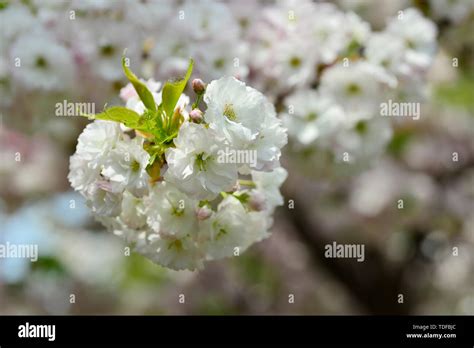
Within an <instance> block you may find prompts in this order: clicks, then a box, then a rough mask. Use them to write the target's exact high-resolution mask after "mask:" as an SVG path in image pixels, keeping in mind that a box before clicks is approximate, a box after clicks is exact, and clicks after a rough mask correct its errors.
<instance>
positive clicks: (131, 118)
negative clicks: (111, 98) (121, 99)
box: [82, 106, 140, 128]
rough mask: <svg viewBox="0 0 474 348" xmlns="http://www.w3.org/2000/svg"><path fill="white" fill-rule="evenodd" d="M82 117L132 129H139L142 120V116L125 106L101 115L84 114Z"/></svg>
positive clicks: (115, 107)
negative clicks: (120, 124) (111, 122)
mask: <svg viewBox="0 0 474 348" xmlns="http://www.w3.org/2000/svg"><path fill="white" fill-rule="evenodd" d="M82 116H85V117H88V118H91V119H97V120H106V121H115V122H121V123H123V124H124V125H125V126H127V127H130V128H138V127H139V122H138V121H139V120H140V115H138V114H137V113H136V112H135V111H133V110H130V109H127V108H126V107H123V106H112V107H110V108H108V109H105V110H104V111H103V112H101V113H100V114H95V115H87V114H83V115H82Z"/></svg>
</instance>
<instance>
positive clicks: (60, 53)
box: [10, 30, 75, 90]
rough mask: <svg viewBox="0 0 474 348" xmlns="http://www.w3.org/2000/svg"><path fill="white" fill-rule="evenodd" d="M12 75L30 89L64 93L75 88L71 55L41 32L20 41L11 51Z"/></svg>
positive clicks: (17, 41) (24, 36)
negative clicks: (62, 91)
mask: <svg viewBox="0 0 474 348" xmlns="http://www.w3.org/2000/svg"><path fill="white" fill-rule="evenodd" d="M10 59H11V61H12V62H14V64H13V65H12V72H13V76H14V78H15V79H16V80H18V82H19V83H21V84H22V85H23V86H24V87H25V88H27V89H37V88H38V89H45V90H61V89H65V88H69V87H71V86H72V83H73V78H74V74H75V71H74V69H75V66H74V62H73V59H72V56H71V52H70V51H69V50H68V49H67V48H66V47H64V46H63V45H61V44H59V43H58V42H57V41H56V40H55V39H54V38H53V37H52V36H51V35H49V34H48V33H46V32H42V31H40V30H35V31H33V32H28V33H25V34H24V35H22V36H21V37H19V38H18V40H16V41H15V43H14V44H13V46H12V48H11V52H10Z"/></svg>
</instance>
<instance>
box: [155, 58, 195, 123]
mask: <svg viewBox="0 0 474 348" xmlns="http://www.w3.org/2000/svg"><path fill="white" fill-rule="evenodd" d="M193 65H194V61H193V60H192V59H190V60H189V66H188V70H187V71H186V75H185V76H184V78H182V79H179V80H177V81H168V82H166V83H165V85H164V87H163V101H162V103H161V105H162V107H163V110H164V111H165V113H166V116H167V117H168V118H169V119H171V117H172V116H173V111H174V108H175V106H176V104H177V103H178V99H179V97H180V96H181V93H183V91H184V88H186V84H187V83H188V80H189V78H190V77H191V74H192V72H193Z"/></svg>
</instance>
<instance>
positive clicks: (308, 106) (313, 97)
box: [283, 89, 346, 146]
mask: <svg viewBox="0 0 474 348" xmlns="http://www.w3.org/2000/svg"><path fill="white" fill-rule="evenodd" d="M285 106H286V108H287V110H289V111H287V112H286V113H285V114H284V115H283V120H284V123H285V126H286V127H287V128H288V133H289V134H290V135H291V136H292V137H294V138H295V139H296V140H298V142H299V143H301V144H302V145H304V146H308V145H310V144H312V143H313V142H314V141H315V140H317V139H319V138H320V137H324V136H327V135H331V134H334V133H335V132H337V131H339V130H341V129H343V128H344V127H346V116H345V113H344V111H343V109H342V108H341V107H340V106H339V105H337V104H335V103H334V102H333V101H332V100H331V99H330V98H329V97H327V96H321V95H320V94H319V93H318V92H317V91H313V90H308V89H303V90H298V91H296V92H295V93H293V94H291V95H289V96H288V97H287V98H286V99H285Z"/></svg>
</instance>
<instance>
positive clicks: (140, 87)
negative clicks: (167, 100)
mask: <svg viewBox="0 0 474 348" xmlns="http://www.w3.org/2000/svg"><path fill="white" fill-rule="evenodd" d="M125 63H126V60H125V56H123V57H122V68H123V71H124V73H125V76H127V79H128V80H129V81H130V82H131V83H132V85H133V87H134V88H135V91H137V94H138V96H139V97H140V99H141V101H142V102H143V104H145V106H146V108H147V109H150V110H153V111H154V110H156V104H155V99H154V98H153V94H151V92H150V91H149V90H148V88H147V87H146V85H145V84H144V83H143V82H141V81H140V80H139V79H138V77H137V76H136V75H135V74H134V73H133V72H132V70H130V69H129V68H128V67H127V65H126V64H125Z"/></svg>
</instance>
